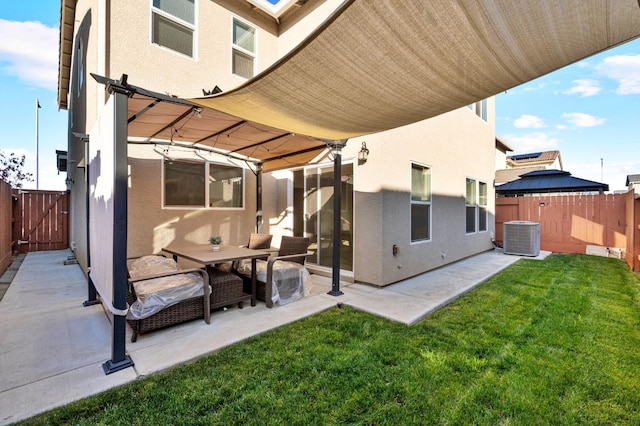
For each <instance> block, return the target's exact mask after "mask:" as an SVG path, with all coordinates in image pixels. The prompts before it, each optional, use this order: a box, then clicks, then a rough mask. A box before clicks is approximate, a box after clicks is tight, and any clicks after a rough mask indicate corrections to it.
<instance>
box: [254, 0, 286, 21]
mask: <svg viewBox="0 0 640 426" xmlns="http://www.w3.org/2000/svg"><path fill="white" fill-rule="evenodd" d="M246 1H247V2H249V3H251V4H252V5H253V6H255V7H256V8H258V9H260V10H261V11H263V12H265V13H266V14H267V15H269V16H271V17H272V18H274V19H275V20H276V21H277V20H279V19H280V17H281V16H282V15H284V14H285V13H287V12H288V11H289V10H290V9H291V8H292V7H293V6H295V5H296V4H297V3H298V0H279V1H277V2H271V1H268V0H246Z"/></svg>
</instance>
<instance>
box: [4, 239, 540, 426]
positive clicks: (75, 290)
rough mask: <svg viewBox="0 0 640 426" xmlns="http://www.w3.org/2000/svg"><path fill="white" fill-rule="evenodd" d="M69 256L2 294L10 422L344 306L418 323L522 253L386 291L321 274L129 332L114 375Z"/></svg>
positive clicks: (37, 258)
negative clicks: (199, 315) (254, 300)
mask: <svg viewBox="0 0 640 426" xmlns="http://www.w3.org/2000/svg"><path fill="white" fill-rule="evenodd" d="M548 254H549V253H547V252H545V253H541V255H540V256H538V257H537V258H538V259H542V258H544V257H546V255H548ZM69 255H71V252H70V251H67V250H62V251H50V252H37V253H30V254H28V255H27V256H26V258H25V259H24V261H22V264H21V266H20V268H19V270H18V271H17V272H16V273H15V277H13V280H12V281H11V284H10V286H9V288H8V289H7V291H6V294H5V295H4V297H3V299H2V300H1V301H0V370H1V371H2V376H1V378H0V413H1V415H0V425H5V424H11V423H13V422H17V421H19V420H23V419H26V418H29V417H31V416H34V415H36V414H39V413H42V412H45V411H47V410H50V409H53V408H56V407H59V406H62V405H65V404H68V403H70V402H72V401H75V400H78V399H81V398H84V397H86V396H89V395H92V394H96V393H99V392H102V391H104V390H107V389H109V388H113V387H116V386H120V385H123V384H126V383H128V382H131V381H134V380H136V379H138V378H141V377H144V376H147V375H150V374H154V373H157V372H159V371H162V370H165V369H167V368H170V367H172V366H175V365H178V364H182V363H185V362H190V361H193V360H195V359H197V358H199V357H202V356H205V355H207V354H210V353H211V352H214V351H216V350H218V349H220V348H222V347H225V346H228V345H231V344H233V343H236V342H239V341H242V340H244V339H247V338H248V337H251V336H255V335H258V334H260V333H263V332H265V331H267V330H271V329H273V328H276V327H280V326H282V325H285V324H288V323H291V322H293V321H296V320H299V319H301V318H304V317H307V316H310V315H313V314H316V313H319V312H322V311H325V310H327V309H330V308H332V307H335V306H336V304H338V303H341V304H344V305H348V306H352V307H354V308H356V309H360V310H363V311H366V312H369V313H371V314H374V315H380V316H382V317H385V318H388V319H390V320H393V321H399V322H402V323H405V324H409V325H410V324H414V323H416V322H418V321H420V320H421V319H422V318H424V317H425V316H427V315H429V314H430V313H432V312H433V311H435V310H437V309H438V308H440V307H442V306H444V305H446V304H447V303H449V302H451V301H452V300H454V299H456V298H457V297H459V296H460V295H462V294H464V293H466V292H468V291H469V290H471V289H473V288H474V287H476V286H477V285H479V284H481V283H482V282H484V281H485V280H487V279H488V278H490V277H491V276H493V275H495V274H496V273H498V272H499V271H501V270H502V269H504V268H506V267H508V266H509V265H511V264H513V263H515V262H516V261H518V260H519V259H520V257H518V256H510V255H505V254H503V253H502V252H501V251H498V250H495V251H488V252H485V253H482V254H479V255H476V256H473V257H470V258H468V259H464V260H462V261H459V262H456V263H453V264H451V265H448V266H445V267H443V268H440V269H436V270H434V271H431V272H428V273H425V274H422V275H420V276H417V277H414V278H411V279H408V280H405V281H402V282H400V283H397V284H394V285H391V286H387V287H384V288H377V287H371V286H367V285H362V284H358V283H346V282H343V283H341V290H342V291H343V292H344V295H342V296H339V297H334V296H329V295H327V294H326V293H327V291H329V290H331V279H330V278H326V277H321V276H319V275H312V278H313V288H312V289H311V295H310V296H309V297H305V298H304V299H301V300H299V301H297V302H294V303H290V304H287V305H284V306H276V307H275V308H273V309H267V308H266V307H265V305H264V303H260V302H259V303H258V305H257V306H255V307H250V306H248V307H245V308H244V309H238V308H236V307H234V308H230V309H228V310H224V311H216V312H213V313H212V316H211V324H210V325H207V324H206V323H205V322H204V321H200V320H195V321H191V322H189V323H185V324H182V325H179V326H174V327H171V328H168V329H165V330H160V331H156V332H153V333H149V334H146V335H142V336H140V337H139V338H138V341H137V342H135V343H131V342H130V339H129V337H130V334H129V335H128V338H127V352H128V354H129V356H130V357H131V359H132V360H133V362H134V363H135V366H134V367H132V368H126V369H124V370H121V371H118V372H116V373H113V374H109V375H105V373H104V371H103V369H102V364H103V363H104V362H105V361H107V360H108V359H109V358H110V357H111V335H112V326H111V323H110V322H109V319H108V317H107V315H106V313H105V311H104V309H103V308H102V305H94V306H89V307H83V305H82V303H83V302H84V301H85V300H86V299H87V283H86V278H85V276H84V274H83V273H82V270H81V269H80V267H79V266H78V265H65V264H64V261H65V260H66V259H67V257H68V256H69ZM128 333H131V330H130V329H128Z"/></svg>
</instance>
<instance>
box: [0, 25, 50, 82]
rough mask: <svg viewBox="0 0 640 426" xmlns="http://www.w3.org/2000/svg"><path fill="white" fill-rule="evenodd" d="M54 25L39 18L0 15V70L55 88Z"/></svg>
mask: <svg viewBox="0 0 640 426" xmlns="http://www.w3.org/2000/svg"><path fill="white" fill-rule="evenodd" d="M58 38H59V35H58V29H57V28H53V27H47V26H46V25H44V24H41V23H40V22H33V21H29V22H17V21H7V20H5V19H0V72H2V73H3V74H6V75H10V76H14V77H17V78H18V79H20V80H22V81H23V82H25V83H26V84H29V85H33V86H38V87H43V88H45V89H51V90H56V89H57V85H58Z"/></svg>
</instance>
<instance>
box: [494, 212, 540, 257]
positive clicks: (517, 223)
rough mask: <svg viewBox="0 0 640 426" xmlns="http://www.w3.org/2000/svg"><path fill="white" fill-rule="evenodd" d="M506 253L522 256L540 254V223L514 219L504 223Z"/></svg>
mask: <svg viewBox="0 0 640 426" xmlns="http://www.w3.org/2000/svg"><path fill="white" fill-rule="evenodd" d="M503 231H504V233H503V236H504V241H503V244H504V253H505V254H517V255H520V256H538V255H539V254H540V224H539V223H536V222H526V221H521V220H514V221H511V222H505V223H504V224H503Z"/></svg>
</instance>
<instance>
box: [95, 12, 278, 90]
mask: <svg viewBox="0 0 640 426" xmlns="http://www.w3.org/2000/svg"><path fill="white" fill-rule="evenodd" d="M111 4H112V10H111V14H112V17H111V31H110V37H109V43H110V55H109V58H108V67H107V69H108V70H109V76H110V77H112V78H116V79H117V78H120V76H121V75H122V74H127V75H128V76H129V83H131V84H134V85H138V86H142V87H144V88H145V89H149V90H154V91H157V92H160V93H165V92H167V93H171V94H173V95H176V96H179V97H197V96H202V95H203V93H202V89H206V90H211V89H213V88H214V87H215V86H216V85H217V86H219V87H220V88H221V89H222V90H223V91H228V90H230V89H233V88H234V87H236V86H238V85H240V84H242V83H244V82H246V79H244V78H242V77H239V76H237V75H233V74H232V73H231V36H232V34H231V29H232V25H231V22H232V18H233V17H236V18H238V19H240V20H241V21H244V22H246V23H248V24H250V25H253V26H254V27H256V28H257V35H256V46H257V55H256V73H258V72H260V71H261V70H264V69H265V68H267V67H268V66H269V65H271V64H272V63H273V62H274V61H275V60H276V59H277V52H278V47H277V43H278V39H277V31H278V30H277V27H276V24H275V22H274V21H272V20H270V19H268V18H267V17H265V16H264V15H263V14H260V13H259V12H256V11H252V10H251V8H250V7H249V6H248V4H247V3H245V2H240V1H237V0H215V1H211V0H207V1H198V2H196V5H197V6H196V22H197V25H196V43H195V54H194V58H189V57H186V56H184V55H181V54H179V53H176V52H174V51H172V50H169V49H166V48H163V47H160V46H157V45H154V44H151V41H150V35H149V34H150V28H151V8H150V4H151V3H150V2H148V1H141V2H131V1H127V0H114V1H112V2H111Z"/></svg>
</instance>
